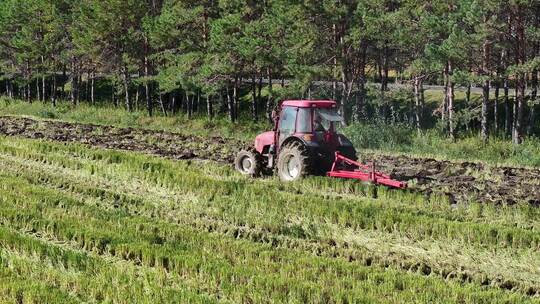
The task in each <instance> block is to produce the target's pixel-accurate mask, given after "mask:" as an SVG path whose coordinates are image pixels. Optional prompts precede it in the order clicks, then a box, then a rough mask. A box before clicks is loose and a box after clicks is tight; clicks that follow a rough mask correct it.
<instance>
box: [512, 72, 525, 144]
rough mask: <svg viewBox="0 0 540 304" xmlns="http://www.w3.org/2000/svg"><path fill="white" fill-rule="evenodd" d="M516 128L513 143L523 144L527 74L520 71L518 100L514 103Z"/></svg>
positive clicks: (517, 85) (517, 89) (517, 86)
mask: <svg viewBox="0 0 540 304" xmlns="http://www.w3.org/2000/svg"><path fill="white" fill-rule="evenodd" d="M514 109H515V112H514V115H515V118H514V119H515V120H514V130H513V132H512V143H514V144H517V145H518V144H521V143H522V142H523V114H524V110H525V75H524V74H523V73H520V75H518V77H517V83H516V102H515V104H514Z"/></svg>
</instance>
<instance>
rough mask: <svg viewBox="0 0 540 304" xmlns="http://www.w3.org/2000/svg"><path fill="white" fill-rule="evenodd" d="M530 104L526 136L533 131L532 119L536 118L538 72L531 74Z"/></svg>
mask: <svg viewBox="0 0 540 304" xmlns="http://www.w3.org/2000/svg"><path fill="white" fill-rule="evenodd" d="M531 89H532V90H531V103H530V106H529V123H528V125H527V134H529V135H532V133H533V131H534V119H535V117H536V111H535V107H536V96H537V94H538V71H536V70H535V71H533V72H532V79H531Z"/></svg>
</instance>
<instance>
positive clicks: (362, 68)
mask: <svg viewBox="0 0 540 304" xmlns="http://www.w3.org/2000/svg"><path fill="white" fill-rule="evenodd" d="M366 55H367V50H366V45H365V43H364V42H361V51H360V62H359V67H358V69H359V71H358V96H357V97H356V113H355V114H356V115H355V116H356V121H357V122H360V121H362V120H363V119H364V118H365V115H364V114H365V113H364V105H365V99H366Z"/></svg>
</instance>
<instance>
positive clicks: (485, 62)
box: [481, 17, 489, 142]
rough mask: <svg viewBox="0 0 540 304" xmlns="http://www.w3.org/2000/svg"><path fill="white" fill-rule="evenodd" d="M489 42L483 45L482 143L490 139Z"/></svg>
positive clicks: (485, 19)
mask: <svg viewBox="0 0 540 304" xmlns="http://www.w3.org/2000/svg"><path fill="white" fill-rule="evenodd" d="M484 22H487V17H484ZM488 65H489V42H488V41H487V40H484V43H483V44H482V75H483V76H484V77H485V79H484V83H483V84H482V123H481V137H482V141H484V142H486V141H487V139H488V135H489V134H488V132H489V130H488V106H489V79H488V76H489V71H488V69H489V66H488Z"/></svg>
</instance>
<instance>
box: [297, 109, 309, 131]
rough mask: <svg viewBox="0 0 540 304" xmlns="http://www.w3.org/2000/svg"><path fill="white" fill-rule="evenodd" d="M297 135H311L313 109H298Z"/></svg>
mask: <svg viewBox="0 0 540 304" xmlns="http://www.w3.org/2000/svg"><path fill="white" fill-rule="evenodd" d="M296 132H297V133H311V109H310V108H300V109H298V117H297V119H296Z"/></svg>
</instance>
